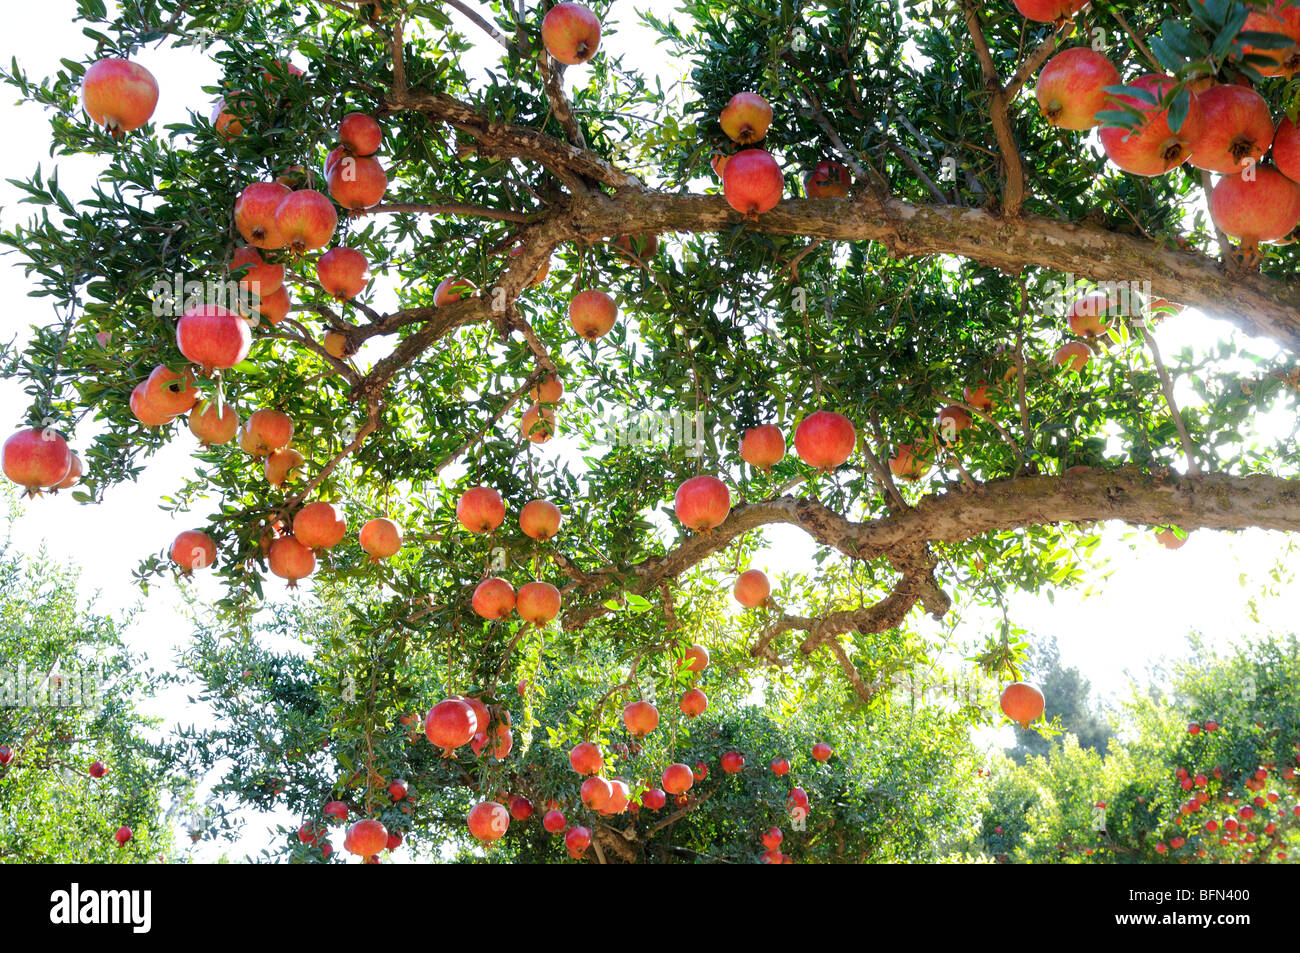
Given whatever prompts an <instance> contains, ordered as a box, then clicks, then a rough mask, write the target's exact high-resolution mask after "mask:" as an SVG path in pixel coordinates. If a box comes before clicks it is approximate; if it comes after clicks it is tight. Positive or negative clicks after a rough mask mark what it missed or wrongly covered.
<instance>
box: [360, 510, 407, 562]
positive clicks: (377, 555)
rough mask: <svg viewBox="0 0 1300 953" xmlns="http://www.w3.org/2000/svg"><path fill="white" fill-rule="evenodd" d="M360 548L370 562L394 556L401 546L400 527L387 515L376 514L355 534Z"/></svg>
mask: <svg viewBox="0 0 1300 953" xmlns="http://www.w3.org/2000/svg"><path fill="white" fill-rule="evenodd" d="M357 539H358V542H360V543H361V548H362V549H363V550H365V552H366V554H367V555H368V556H369V557H370V562H372V563H377V562H379V561H380V560H381V559H388V558H389V557H390V556H395V555H397V553H398V552H399V551H400V550H401V548H402V528H401V527H400V526H398V525H397V523H395V522H394V521H393V520H390V519H389V518H388V517H387V516H377V517H375V518H374V519H372V520H370V521H369V522H367V523H366V525H365V526H363V527H361V532H360V533H359V534H358V535H357Z"/></svg>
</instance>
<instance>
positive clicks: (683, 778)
mask: <svg viewBox="0 0 1300 953" xmlns="http://www.w3.org/2000/svg"><path fill="white" fill-rule="evenodd" d="M659 783H660V784H662V785H663V788H664V790H665V791H667V792H668V793H669V794H685V793H686V792H687V791H689V790H690V789H691V785H693V784H694V783H695V775H694V774H693V773H692V772H691V769H690V768H689V767H687V766H686V765H684V764H681V763H678V764H670V765H668V767H666V768H664V773H663V776H662V777H661V778H660V779H659Z"/></svg>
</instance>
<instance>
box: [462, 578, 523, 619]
mask: <svg viewBox="0 0 1300 953" xmlns="http://www.w3.org/2000/svg"><path fill="white" fill-rule="evenodd" d="M471 605H472V606H473V607H474V611H475V612H477V613H478V614H479V615H481V616H482V617H483V618H485V619H491V620H493V621H495V620H498V619H504V618H505V617H506V616H508V615H509V614H510V613H511V612H513V611H514V609H515V589H514V587H513V586H512V585H510V583H508V582H506V581H505V580H504V579H502V578H501V577H500V576H492V577H491V578H490V579H484V580H483V581H482V582H480V583H479V584H478V586H477V587H475V589H474V598H473V599H472V600H471Z"/></svg>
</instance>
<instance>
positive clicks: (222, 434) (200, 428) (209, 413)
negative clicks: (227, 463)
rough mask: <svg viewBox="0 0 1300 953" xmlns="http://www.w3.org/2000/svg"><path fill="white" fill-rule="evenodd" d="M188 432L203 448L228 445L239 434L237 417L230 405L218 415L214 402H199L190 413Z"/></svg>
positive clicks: (225, 405) (225, 406)
mask: <svg viewBox="0 0 1300 953" xmlns="http://www.w3.org/2000/svg"><path fill="white" fill-rule="evenodd" d="M190 432H191V433H193V434H194V436H196V437H198V438H199V443H201V444H202V445H203V446H205V447H210V446H214V445H220V444H225V443H230V441H232V440H234V439H235V434H236V433H238V432H239V415H238V414H237V413H235V408H234V407H232V406H231V405H230V404H224V405H222V407H221V413H220V414H218V413H217V404H216V401H207V400H202V401H199V402H198V403H197V404H195V405H194V409H193V410H192V411H190Z"/></svg>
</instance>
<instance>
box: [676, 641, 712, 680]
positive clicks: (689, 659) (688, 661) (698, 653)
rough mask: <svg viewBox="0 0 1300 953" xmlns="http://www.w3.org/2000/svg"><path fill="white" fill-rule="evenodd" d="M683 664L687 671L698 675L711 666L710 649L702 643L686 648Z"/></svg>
mask: <svg viewBox="0 0 1300 953" xmlns="http://www.w3.org/2000/svg"><path fill="white" fill-rule="evenodd" d="M682 665H683V667H684V668H685V669H686V671H688V672H694V673H695V674H696V675H698V674H699V673H700V672H702V671H704V670H705V669H706V668H708V667H709V650H708V649H706V648H705V647H704V646H702V645H692V646H691V647H690V648H688V649H687V650H686V656H685V658H684V659H683V662H682Z"/></svg>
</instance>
